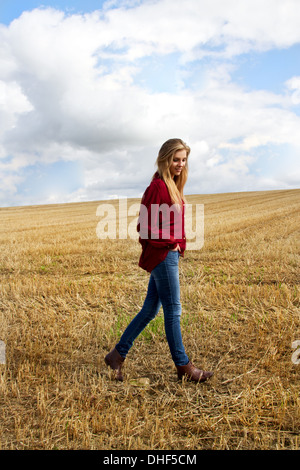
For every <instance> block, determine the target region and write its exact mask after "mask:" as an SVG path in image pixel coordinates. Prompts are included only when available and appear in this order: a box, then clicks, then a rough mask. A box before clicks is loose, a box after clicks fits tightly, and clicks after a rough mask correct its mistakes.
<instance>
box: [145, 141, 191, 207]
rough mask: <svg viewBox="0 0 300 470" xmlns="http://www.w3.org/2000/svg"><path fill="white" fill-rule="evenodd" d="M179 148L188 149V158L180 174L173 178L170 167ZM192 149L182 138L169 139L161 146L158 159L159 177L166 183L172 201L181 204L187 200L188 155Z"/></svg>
mask: <svg viewBox="0 0 300 470" xmlns="http://www.w3.org/2000/svg"><path fill="white" fill-rule="evenodd" d="M178 150H186V157H187V160H186V164H185V166H184V168H183V169H182V171H181V173H180V175H179V176H177V175H175V176H174V179H173V178H172V175H171V172H170V167H171V164H172V161H173V157H174V155H175V153H176V152H177V151H178ZM190 151H191V149H190V147H189V146H188V145H187V144H186V143H185V142H183V141H182V140H181V139H169V140H167V141H166V142H165V143H164V144H163V145H162V146H161V148H160V150H159V153H158V157H157V159H156V165H157V172H158V174H159V177H160V178H161V179H163V180H164V182H165V183H166V186H167V188H168V191H169V194H170V197H171V201H172V202H173V204H179V205H180V206H181V205H182V201H184V202H186V201H185V197H184V194H183V189H184V185H185V183H186V181H187V177H188V156H189V154H190ZM154 176H155V175H153V178H154Z"/></svg>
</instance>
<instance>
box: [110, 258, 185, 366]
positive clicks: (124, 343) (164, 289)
mask: <svg viewBox="0 0 300 470" xmlns="http://www.w3.org/2000/svg"><path fill="white" fill-rule="evenodd" d="M179 256H180V255H179V252H178V251H169V253H168V254H167V257H166V258H165V259H164V261H162V262H161V263H159V264H158V265H157V266H156V267H155V268H154V269H153V271H152V272H151V275H150V279H149V284H148V291H147V296H146V299H145V302H144V305H143V307H142V309H141V310H140V312H139V313H138V314H137V315H136V316H135V318H134V319H133V320H132V321H131V322H130V324H129V325H128V326H127V328H126V330H125V331H124V333H123V335H122V336H121V339H120V341H119V343H118V344H117V345H116V349H117V351H118V352H119V354H121V356H122V357H124V358H125V357H126V355H127V353H128V351H129V349H130V348H131V347H132V345H133V342H134V340H135V339H136V338H137V337H138V335H139V334H140V333H141V332H142V331H143V330H144V328H145V327H146V326H147V325H148V323H149V322H150V321H151V320H153V319H154V318H155V317H156V315H157V314H158V311H159V309H160V307H161V305H162V307H163V313H164V324H165V332H166V337H167V341H168V345H169V348H170V352H171V356H172V359H173V361H174V363H175V365H178V366H183V365H186V364H187V363H188V362H189V359H188V357H187V355H186V353H185V349H184V346H183V343H182V336H181V328H180V316H181V303H180V286H179V272H178V261H179Z"/></svg>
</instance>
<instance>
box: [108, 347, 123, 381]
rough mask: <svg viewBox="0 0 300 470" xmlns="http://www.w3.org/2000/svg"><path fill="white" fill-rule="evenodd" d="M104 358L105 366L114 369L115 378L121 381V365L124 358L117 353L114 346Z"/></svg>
mask: <svg viewBox="0 0 300 470" xmlns="http://www.w3.org/2000/svg"><path fill="white" fill-rule="evenodd" d="M104 360H105V364H106V365H107V366H109V367H111V369H113V370H115V371H116V380H119V381H120V382H123V380H124V378H123V374H122V365H123V362H124V361H125V358H124V357H122V356H121V355H120V354H119V352H118V351H117V350H116V348H114V349H113V350H112V351H111V352H110V353H108V354H107V355H106V356H105V358H104Z"/></svg>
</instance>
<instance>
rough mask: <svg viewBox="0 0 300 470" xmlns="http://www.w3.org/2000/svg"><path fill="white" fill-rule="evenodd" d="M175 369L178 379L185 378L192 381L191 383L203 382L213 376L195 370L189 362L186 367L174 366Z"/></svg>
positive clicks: (210, 373) (206, 372)
mask: <svg viewBox="0 0 300 470" xmlns="http://www.w3.org/2000/svg"><path fill="white" fill-rule="evenodd" d="M176 368H177V375H178V379H182V377H184V376H186V378H187V379H188V380H192V381H193V382H205V381H206V380H207V379H209V378H210V377H211V376H212V375H213V372H208V371H205V370H201V369H197V367H195V366H194V364H192V363H191V362H189V363H188V364H187V365H186V366H176Z"/></svg>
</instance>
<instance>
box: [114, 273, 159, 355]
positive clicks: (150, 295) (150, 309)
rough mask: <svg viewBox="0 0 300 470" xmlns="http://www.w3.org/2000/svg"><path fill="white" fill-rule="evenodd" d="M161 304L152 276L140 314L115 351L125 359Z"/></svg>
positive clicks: (131, 323)
mask: <svg viewBox="0 0 300 470" xmlns="http://www.w3.org/2000/svg"><path fill="white" fill-rule="evenodd" d="M160 306H161V302H160V299H159V296H158V293H157V289H156V283H155V281H154V279H153V276H152V274H151V275H150V279H149V284H148V291H147V295H146V299H145V301H144V305H143V307H142V309H141V310H140V312H139V313H138V314H137V315H136V316H135V317H134V319H133V320H132V321H131V322H130V323H129V325H128V326H127V328H126V330H125V331H124V333H123V335H122V336H121V339H120V341H119V342H118V344H117V345H116V350H117V351H118V352H119V354H120V355H121V356H122V357H123V358H125V357H126V355H127V353H128V351H129V349H130V348H131V347H132V345H133V342H134V340H135V339H136V338H137V337H138V336H139V334H140V333H141V332H142V331H143V330H144V328H145V327H146V326H147V325H148V323H149V322H150V321H151V320H153V319H154V318H155V317H156V315H157V314H158V311H159V309H160Z"/></svg>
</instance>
